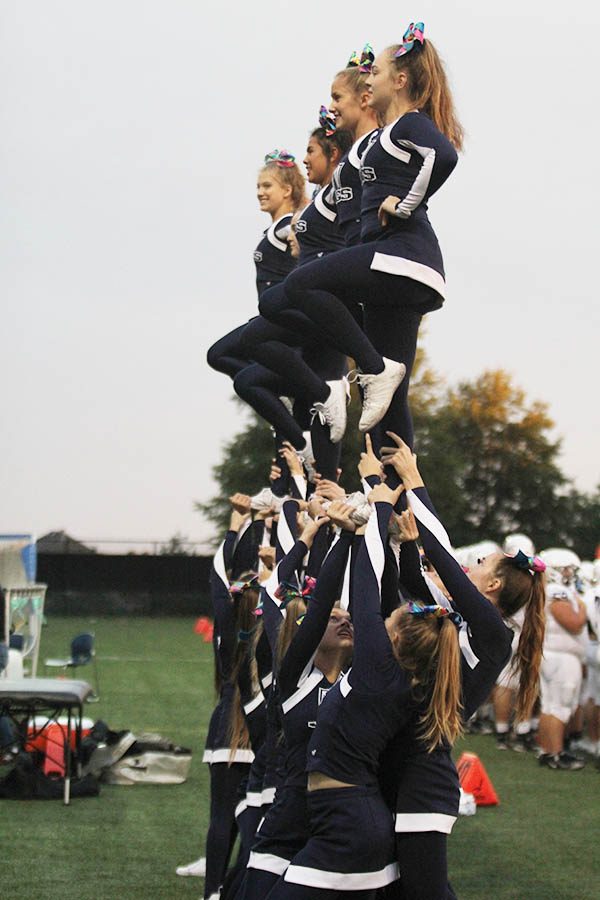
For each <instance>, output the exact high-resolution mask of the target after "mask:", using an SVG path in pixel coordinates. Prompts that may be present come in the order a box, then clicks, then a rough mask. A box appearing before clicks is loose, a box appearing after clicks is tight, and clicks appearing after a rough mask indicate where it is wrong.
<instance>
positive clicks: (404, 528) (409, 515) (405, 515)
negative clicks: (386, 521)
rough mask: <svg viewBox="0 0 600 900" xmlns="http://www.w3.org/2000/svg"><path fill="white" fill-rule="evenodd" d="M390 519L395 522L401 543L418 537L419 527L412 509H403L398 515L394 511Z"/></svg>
mask: <svg viewBox="0 0 600 900" xmlns="http://www.w3.org/2000/svg"><path fill="white" fill-rule="evenodd" d="M392 520H393V521H395V523H396V528H397V530H398V531H397V533H398V538H399V540H400V543H401V544H406V543H408V542H409V541H416V540H418V539H419V529H418V528H417V522H416V519H415V517H414V515H413V511H412V509H405V510H404V512H401V513H400V515H397V514H396V513H394V515H393V517H392Z"/></svg>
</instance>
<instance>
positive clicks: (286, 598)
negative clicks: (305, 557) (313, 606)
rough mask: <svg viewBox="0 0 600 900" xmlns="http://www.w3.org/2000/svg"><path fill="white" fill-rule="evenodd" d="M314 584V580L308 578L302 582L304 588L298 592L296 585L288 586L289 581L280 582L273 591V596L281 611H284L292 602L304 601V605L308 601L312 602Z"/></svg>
mask: <svg viewBox="0 0 600 900" xmlns="http://www.w3.org/2000/svg"><path fill="white" fill-rule="evenodd" d="M316 583H317V582H316V579H315V578H312V577H310V576H308V577H307V578H305V580H304V587H303V588H302V590H301V591H299V590H298V587H297V585H295V584H290V582H289V581H282V582H281V584H280V585H279V586H278V588H277V590H276V591H275V596H276V598H277V599H278V600H279V604H280V606H281V607H282V609H285V607H286V606H287V605H288V603H291V601H292V600H304V602H305V603H308V601H309V600H312V595H313V591H314V587H315V584H316Z"/></svg>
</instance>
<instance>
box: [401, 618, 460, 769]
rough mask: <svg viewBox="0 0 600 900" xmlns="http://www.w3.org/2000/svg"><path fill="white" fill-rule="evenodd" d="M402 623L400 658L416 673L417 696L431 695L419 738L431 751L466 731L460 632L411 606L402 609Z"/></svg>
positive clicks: (444, 621) (453, 740)
mask: <svg viewBox="0 0 600 900" xmlns="http://www.w3.org/2000/svg"><path fill="white" fill-rule="evenodd" d="M398 624H399V642H398V649H397V657H398V661H399V663H400V665H401V666H402V668H403V669H406V671H408V672H411V673H412V675H413V689H414V695H415V699H417V698H420V697H423V695H424V696H429V702H428V706H427V710H426V712H425V714H424V715H423V716H422V717H421V720H420V723H419V724H420V732H419V737H420V738H421V740H422V741H423V742H424V743H425V746H426V748H427V752H428V753H431V751H432V750H435V748H436V747H437V746H438V745H439V744H440V743H441V742H443V741H445V742H447V743H449V744H453V743H454V742H455V741H456V739H457V738H458V737H460V735H461V734H462V719H461V709H462V702H461V674H460V647H459V644H458V632H457V630H456V626H455V625H454V624H453V623H452V622H451V621H450V620H449V619H447V618H441V619H437V618H434V617H428V618H422V617H421V616H416V615H413V614H412V613H410V612H409V611H408V609H407V608H402V609H401V610H400V613H399V623H398Z"/></svg>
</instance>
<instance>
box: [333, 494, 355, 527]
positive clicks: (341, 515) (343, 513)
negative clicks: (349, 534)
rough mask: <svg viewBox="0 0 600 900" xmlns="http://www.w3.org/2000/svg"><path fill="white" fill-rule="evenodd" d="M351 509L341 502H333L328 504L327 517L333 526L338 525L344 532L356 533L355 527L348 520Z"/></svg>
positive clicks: (350, 520) (349, 519) (347, 504)
mask: <svg viewBox="0 0 600 900" xmlns="http://www.w3.org/2000/svg"><path fill="white" fill-rule="evenodd" d="M352 510H353V507H352V506H350V504H349V503H344V501H343V500H334V501H333V503H330V504H329V508H328V510H327V515H328V516H329V518H330V519H331V521H332V522H333V524H334V525H339V527H340V528H342V529H343V530H344V531H356V525H355V523H354V522H353V521H352V519H351V518H350V514H351V512H352Z"/></svg>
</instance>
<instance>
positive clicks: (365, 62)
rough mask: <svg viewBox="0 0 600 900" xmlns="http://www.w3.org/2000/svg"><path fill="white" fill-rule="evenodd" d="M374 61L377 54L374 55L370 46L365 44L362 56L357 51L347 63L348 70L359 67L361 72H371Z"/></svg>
mask: <svg viewBox="0 0 600 900" xmlns="http://www.w3.org/2000/svg"><path fill="white" fill-rule="evenodd" d="M374 59H375V54H374V53H373V48H372V47H371V45H370V44H365V46H364V47H363V50H362V53H361V54H360V56H359V55H358V53H357V52H356V50H355V51H354V52H353V53H352V55H351V56H350V59H349V60H348V62H347V63H346V68H347V69H353V68H355V67H357V68H358V69H359V71H361V72H370V71H371V67H372V65H373V60H374Z"/></svg>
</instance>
